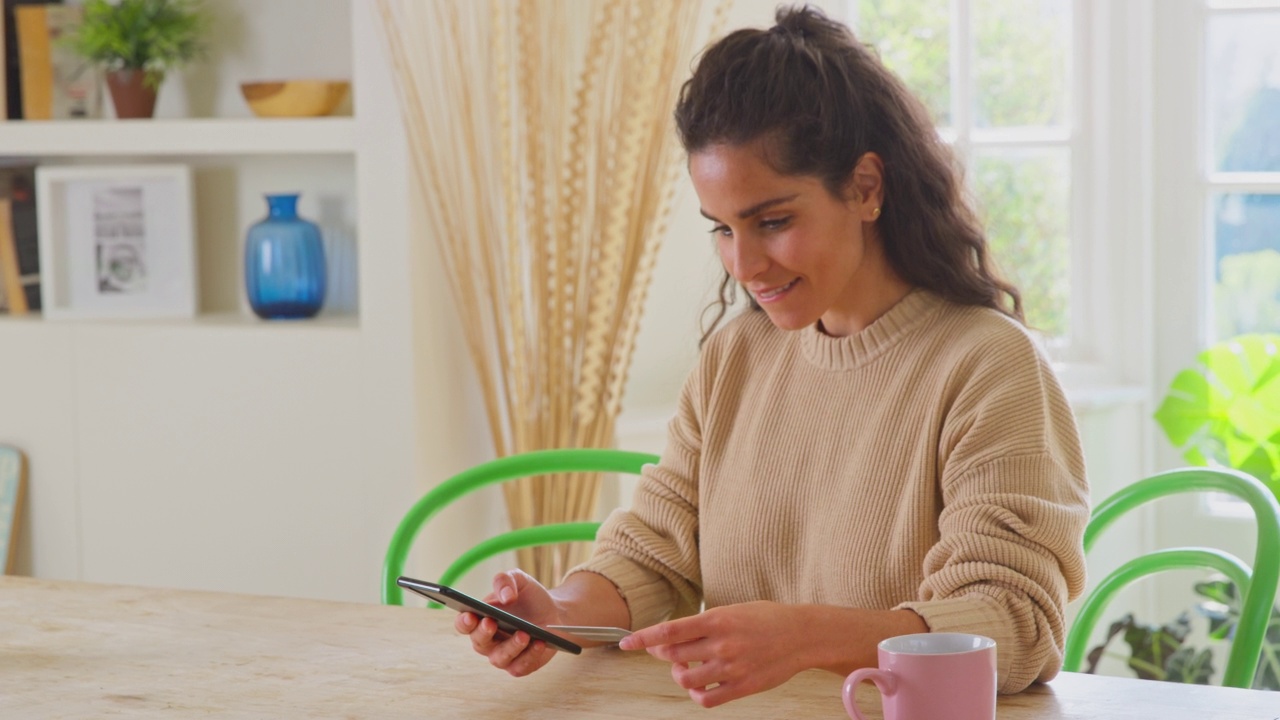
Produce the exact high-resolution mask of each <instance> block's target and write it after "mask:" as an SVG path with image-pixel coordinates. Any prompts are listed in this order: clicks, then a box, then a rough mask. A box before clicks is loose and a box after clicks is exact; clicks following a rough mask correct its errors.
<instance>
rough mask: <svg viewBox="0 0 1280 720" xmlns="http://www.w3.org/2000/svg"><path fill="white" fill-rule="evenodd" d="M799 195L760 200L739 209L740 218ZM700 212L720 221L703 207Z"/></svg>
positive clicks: (714, 220)
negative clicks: (744, 208)
mask: <svg viewBox="0 0 1280 720" xmlns="http://www.w3.org/2000/svg"><path fill="white" fill-rule="evenodd" d="M798 197H800V193H796V194H795V195H788V196H786V197H780V198H774V199H772V200H765V201H764V202H758V203H756V204H755V205H752V206H751V207H749V208H747V209H746V210H742V211H739V212H738V219H739V220H746V219H747V218H749V217H751V216H752V215H755V214H757V213H762V212H764V211H765V210H768V209H769V208H771V207H773V206H774V205H781V204H782V203H785V202H791V201H792V200H795V199H796V198H798ZM698 212H699V213H702V217H704V218H706V219H708V220H710V221H712V222H720V221H719V220H717V219H716V218H714V217H712V216H711V215H708V214H707V211H706V210H703V209H702V208H698Z"/></svg>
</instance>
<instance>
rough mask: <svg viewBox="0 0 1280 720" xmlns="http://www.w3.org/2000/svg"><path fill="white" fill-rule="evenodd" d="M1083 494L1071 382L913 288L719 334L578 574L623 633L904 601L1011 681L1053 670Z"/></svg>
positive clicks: (999, 324) (1074, 576) (1016, 330)
mask: <svg viewBox="0 0 1280 720" xmlns="http://www.w3.org/2000/svg"><path fill="white" fill-rule="evenodd" d="M1088 514H1089V506H1088V487H1087V484H1086V482H1085V473H1084V463H1083V459H1082V457H1081V449H1080V440H1079V437H1078V435H1077V432H1076V427H1075V423H1074V420H1073V418H1072V414H1071V411H1070V409H1069V407H1068V405H1067V402H1066V400H1065V398H1064V396H1063V393H1062V389H1061V388H1060V386H1059V385H1058V382H1057V381H1056V379H1055V378H1054V375H1053V372H1052V370H1051V369H1050V367H1049V364H1048V362H1047V361H1046V360H1045V358H1044V357H1043V356H1042V355H1041V354H1040V353H1039V351H1038V350H1037V348H1036V346H1035V344H1034V343H1033V342H1032V340H1031V339H1030V337H1029V336H1028V335H1027V333H1026V331H1025V330H1023V329H1022V328H1021V327H1020V326H1019V325H1017V324H1016V323H1014V322H1013V321H1011V320H1009V319H1008V318H1006V317H1004V316H1003V315H1001V314H1000V313H998V312H996V311H994V310H990V309H984V308H976V307H964V306H959V305H955V304H952V303H950V302H947V301H945V300H943V299H941V298H939V297H938V296H936V295H933V294H931V293H929V292H926V291H915V292H913V293H911V294H909V295H907V296H906V297H905V298H904V299H903V300H902V301H900V302H899V303H898V304H897V305H895V306H894V307H893V308H891V309H890V310H889V311H888V312H887V313H885V314H884V315H883V316H881V317H880V318H879V319H878V320H877V321H876V322H875V323H873V324H872V325H871V326H870V327H868V328H866V329H865V330H863V331H862V332H860V333H857V334H856V335H853V336H850V337H846V338H832V337H828V336H826V335H824V334H822V333H821V332H820V331H819V330H818V329H817V328H816V327H811V328H808V329H806V330H802V331H795V332H788V331H783V330H779V329H777V328H776V327H774V326H773V324H772V323H771V322H770V321H769V319H768V318H767V317H766V316H765V314H764V313H763V312H755V311H748V312H746V313H744V314H743V315H741V316H739V317H738V318H736V319H735V320H733V321H732V322H730V323H729V324H727V325H726V326H725V327H724V328H722V329H721V330H720V331H718V332H717V333H715V334H714V335H713V336H712V338H711V339H710V340H709V341H708V342H707V344H706V345H705V346H704V348H703V351H702V355H701V359H700V361H699V364H698V366H697V368H696V369H695V370H694V372H693V373H692V374H691V375H690V377H689V378H688V380H687V382H686V384H685V387H684V390H683V392H682V394H681V397H680V405H679V409H678V413H677V416H676V417H675V418H674V419H673V420H672V422H671V424H670V427H669V437H668V443H667V448H666V451H665V452H664V453H663V454H662V461H661V463H660V464H659V465H657V466H655V467H650V468H647V469H646V471H645V473H644V476H643V478H642V480H641V482H640V485H639V487H638V489H637V491H636V494H635V497H634V500H633V505H632V508H631V509H630V510H629V511H615V512H614V513H613V514H612V515H611V516H610V517H609V519H608V521H607V522H606V523H605V525H604V527H602V528H601V530H600V534H599V537H598V542H597V548H596V552H595V555H594V556H593V558H592V559H591V560H590V561H589V562H588V563H587V564H586V565H584V566H582V567H581V568H578V569H579V570H588V571H591V572H596V573H599V574H601V575H603V576H605V577H606V578H608V579H609V580H610V581H612V582H613V583H614V584H615V585H616V586H617V587H618V588H619V590H620V592H621V593H622V595H623V598H624V599H625V600H626V603H627V606H628V608H629V609H630V612H631V626H632V628H640V627H645V626H648V625H651V624H654V623H656V622H659V621H661V620H664V619H666V618H668V617H672V616H680V615H686V614H690V613H693V612H697V610H698V609H699V607H700V606H701V605H703V604H704V603H705V606H706V607H716V606H720V605H729V604H732V603H741V602H747V601H751V600H773V601H776V602H782V603H819V604H828V605H837V606H844V607H855V608H869V609H894V608H907V609H910V610H913V611H914V612H916V613H918V614H919V615H920V616H921V617H922V618H923V619H924V620H925V622H926V623H927V624H928V625H929V628H930V629H931V630H932V631H934V632H941V631H950V632H972V633H980V634H982V635H987V636H990V637H992V638H994V639H995V640H996V642H997V643H998V645H997V657H998V666H999V684H1000V690H1001V692H1017V691H1019V690H1022V689H1023V688H1025V687H1026V686H1027V685H1028V684H1030V683H1031V682H1032V681H1034V680H1036V679H1040V680H1047V679H1049V678H1051V677H1053V675H1055V674H1056V673H1057V671H1058V669H1059V667H1060V666H1061V662H1062V644H1063V632H1064V629H1063V626H1064V622H1063V609H1064V606H1065V605H1066V603H1067V601H1068V600H1069V599H1070V598H1074V597H1076V596H1077V595H1079V593H1080V592H1081V589H1082V587H1083V585H1084V580H1085V570H1084V554H1083V550H1082V547H1081V538H1082V535H1083V532H1084V526H1085V523H1086V521H1087V520H1088Z"/></svg>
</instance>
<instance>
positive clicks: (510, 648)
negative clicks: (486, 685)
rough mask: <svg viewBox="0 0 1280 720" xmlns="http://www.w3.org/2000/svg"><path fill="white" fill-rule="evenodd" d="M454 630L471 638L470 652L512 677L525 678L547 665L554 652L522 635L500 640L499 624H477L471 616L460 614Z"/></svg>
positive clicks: (526, 635) (482, 622)
mask: <svg viewBox="0 0 1280 720" xmlns="http://www.w3.org/2000/svg"><path fill="white" fill-rule="evenodd" d="M454 627H455V628H457V629H458V631H459V632H462V633H463V634H466V635H469V636H470V638H471V647H472V649H474V650H475V651H476V652H477V653H478V654H480V655H484V656H485V657H486V658H488V659H489V664H490V665H493V666H494V667H496V668H498V669H500V670H506V671H507V673H509V674H510V675H512V676H515V677H521V676H524V675H528V674H529V673H531V672H533V671H534V670H537V669H538V668H540V667H542V666H543V665H546V664H547V662H549V661H550V660H551V657H552V653H554V652H555V651H554V650H551V649H549V648H548V647H547V644H546V643H544V642H543V641H541V640H532V641H531V638H530V637H529V635H528V633H525V632H517V633H515V634H514V635H512V636H510V637H501V636H499V635H498V624H497V623H496V622H494V621H493V619H492V618H483V619H479V620H478V621H477V617H476V616H475V615H474V614H472V613H460V614H459V615H458V619H457V620H456V621H455V623H454Z"/></svg>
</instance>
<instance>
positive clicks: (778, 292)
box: [756, 278, 800, 302]
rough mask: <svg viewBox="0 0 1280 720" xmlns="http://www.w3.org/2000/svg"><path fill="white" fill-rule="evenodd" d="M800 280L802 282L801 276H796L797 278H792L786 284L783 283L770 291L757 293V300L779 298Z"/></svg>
mask: <svg viewBox="0 0 1280 720" xmlns="http://www.w3.org/2000/svg"><path fill="white" fill-rule="evenodd" d="M798 282H800V278H796V279H795V280H792V281H791V282H789V283H787V284H786V285H783V286H782V287H780V288H775V289H773V290H770V291H768V292H762V293H756V300H757V301H759V302H768V301H770V300H774V299H776V298H779V297H781V296H782V295H783V293H785V292H787V291H788V290H790V289H791V288H793V287H795V286H796V283H798Z"/></svg>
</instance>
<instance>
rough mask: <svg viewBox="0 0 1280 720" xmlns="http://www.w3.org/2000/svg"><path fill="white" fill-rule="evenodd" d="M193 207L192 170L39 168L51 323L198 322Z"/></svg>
mask: <svg viewBox="0 0 1280 720" xmlns="http://www.w3.org/2000/svg"><path fill="white" fill-rule="evenodd" d="M193 208H194V203H193V199H192V181H191V168H190V167H189V166H187V165H178V164H165V165H158V164H137V165H94V166H89V165H77V166H40V167H37V168H36V213H37V216H38V220H37V224H38V229H39V237H40V275H41V304H42V305H43V311H44V316H45V317H46V318H47V319H60V318H113V317H115V318H128V317H133V318H180V317H193V316H195V314H196V305H197V299H196V298H197V288H196V253H195V219H194V209H193Z"/></svg>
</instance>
